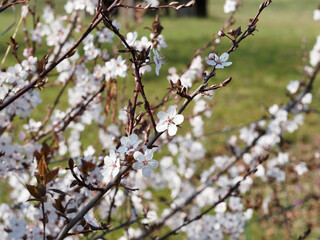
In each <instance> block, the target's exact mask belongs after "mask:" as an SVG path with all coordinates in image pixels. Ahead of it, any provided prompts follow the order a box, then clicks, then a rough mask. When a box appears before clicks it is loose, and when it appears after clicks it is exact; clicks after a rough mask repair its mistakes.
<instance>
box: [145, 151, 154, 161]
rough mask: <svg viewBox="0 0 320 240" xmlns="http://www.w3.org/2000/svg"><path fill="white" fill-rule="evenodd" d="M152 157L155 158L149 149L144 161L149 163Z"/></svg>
mask: <svg viewBox="0 0 320 240" xmlns="http://www.w3.org/2000/svg"><path fill="white" fill-rule="evenodd" d="M152 157H153V151H152V149H147V150H146V151H145V153H144V159H145V160H147V161H149V160H151V159H152Z"/></svg>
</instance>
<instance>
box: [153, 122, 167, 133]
mask: <svg viewBox="0 0 320 240" xmlns="http://www.w3.org/2000/svg"><path fill="white" fill-rule="evenodd" d="M167 129H168V123H167V122H165V121H160V122H158V124H157V126H156V130H157V132H164V131H165V130H167Z"/></svg>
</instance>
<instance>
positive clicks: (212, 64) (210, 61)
mask: <svg viewBox="0 0 320 240" xmlns="http://www.w3.org/2000/svg"><path fill="white" fill-rule="evenodd" d="M207 64H208V65H210V66H215V65H217V63H216V61H214V60H209V59H207Z"/></svg>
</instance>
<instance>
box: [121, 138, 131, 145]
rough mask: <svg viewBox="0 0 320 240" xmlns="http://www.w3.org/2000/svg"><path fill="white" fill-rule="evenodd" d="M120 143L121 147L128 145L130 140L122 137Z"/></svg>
mask: <svg viewBox="0 0 320 240" xmlns="http://www.w3.org/2000/svg"><path fill="white" fill-rule="evenodd" d="M120 142H121V144H122V145H128V144H129V143H130V139H129V138H128V137H122V138H121V139H120Z"/></svg>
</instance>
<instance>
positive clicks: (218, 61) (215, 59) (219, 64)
mask: <svg viewBox="0 0 320 240" xmlns="http://www.w3.org/2000/svg"><path fill="white" fill-rule="evenodd" d="M228 59H229V54H228V53H223V54H222V55H221V56H220V57H219V56H218V55H217V54H215V53H210V54H209V56H208V57H207V63H208V64H209V65H210V66H214V67H215V68H224V67H228V66H230V65H231V64H232V62H227V60H228Z"/></svg>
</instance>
